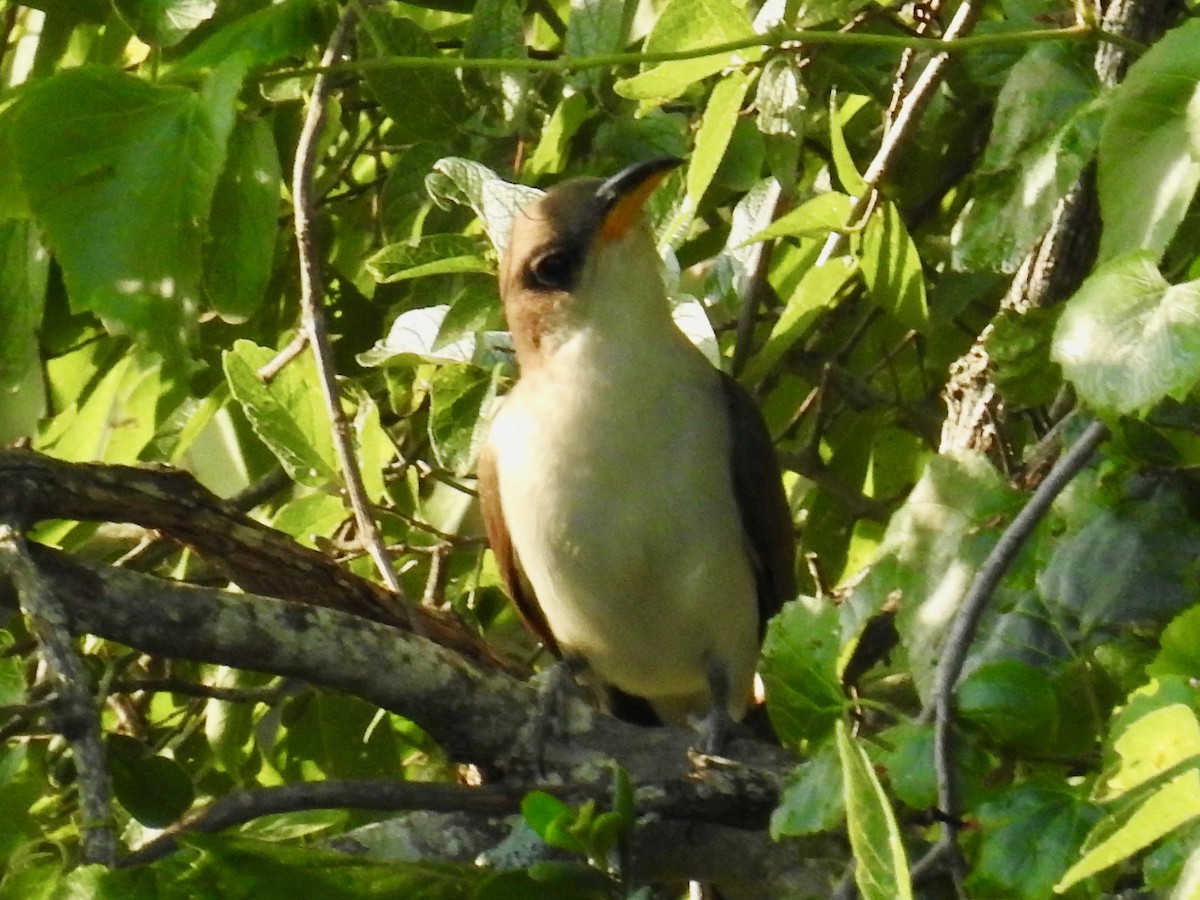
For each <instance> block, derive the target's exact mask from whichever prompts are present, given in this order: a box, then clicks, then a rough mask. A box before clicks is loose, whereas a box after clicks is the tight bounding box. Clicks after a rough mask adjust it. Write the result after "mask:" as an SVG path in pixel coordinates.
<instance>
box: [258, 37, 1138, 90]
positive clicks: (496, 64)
mask: <svg viewBox="0 0 1200 900" xmlns="http://www.w3.org/2000/svg"><path fill="white" fill-rule="evenodd" d="M947 34H949V31H947ZM1047 41H1067V42H1081V41H1082V42H1087V41H1100V42H1103V43H1109V44H1114V45H1116V46H1119V47H1122V48H1124V49H1126V50H1128V51H1129V52H1131V53H1134V54H1141V53H1144V52H1145V50H1146V47H1145V46H1144V45H1143V44H1140V43H1138V42H1137V41H1133V40H1130V39H1128V38H1126V37H1123V36H1122V35H1119V34H1112V33H1110V32H1107V31H1105V30H1103V29H1102V28H1097V27H1095V26H1094V25H1086V24H1085V25H1071V26H1069V27H1067V28H1037V29H1031V30H1029V31H1011V32H997V33H994V34H980V35H972V36H971V37H961V38H960V37H953V38H950V39H945V38H922V37H914V36H911V35H891V34H872V33H869V32H861V31H855V32H844V31H806V30H800V31H789V30H785V29H780V30H777V31H771V32H768V33H767V34H756V35H753V36H751V37H746V38H740V39H738V40H735V41H725V42H723V43H719V44H712V45H709V46H705V47H695V48H692V49H690V50H663V51H659V52H651V53H603V54H597V55H596V56H575V57H566V56H563V57H558V58H557V59H537V58H534V57H521V58H518V57H511V58H509V57H473V58H463V57H457V56H389V57H386V58H378V59H360V60H355V61H353V62H347V63H340V64H330V63H324V62H323V63H322V64H321V65H319V66H304V67H297V68H294V69H280V70H279V71H276V72H268V73H265V74H264V75H262V76H260V78H259V81H261V82H273V81H286V80H288V79H291V78H300V77H305V76H309V75H317V74H324V73H334V72H340V73H345V72H355V73H360V72H367V71H372V70H379V71H386V70H391V69H480V70H484V71H502V72H503V71H525V72H557V73H566V72H581V71H585V70H587V69H611V68H616V67H619V66H639V65H648V64H651V63H662V62H674V61H677V60H688V59H699V58H703V57H705V56H716V55H718V54H722V53H736V52H737V51H740V50H749V49H752V48H756V47H760V48H763V49H766V50H783V49H790V48H793V47H795V46H796V45H807V46H810V47H818V46H827V47H828V46H836V47H852V48H882V49H887V50H895V51H896V52H903V51H904V50H906V49H913V50H924V51H930V52H934V53H967V52H970V51H973V50H990V49H996V48H1004V47H1018V48H1019V47H1025V46H1028V45H1030V44H1036V43H1042V42H1047Z"/></svg>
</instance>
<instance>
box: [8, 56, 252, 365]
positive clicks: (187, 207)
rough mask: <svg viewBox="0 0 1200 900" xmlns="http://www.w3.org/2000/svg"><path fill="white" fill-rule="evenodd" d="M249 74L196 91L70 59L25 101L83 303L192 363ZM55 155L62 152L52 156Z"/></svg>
mask: <svg viewBox="0 0 1200 900" xmlns="http://www.w3.org/2000/svg"><path fill="white" fill-rule="evenodd" d="M239 83H240V72H235V71H231V70H221V71H219V72H218V73H214V75H213V77H211V78H210V79H209V80H208V84H207V85H206V89H205V90H204V91H201V92H193V91H190V90H185V89H182V88H176V87H164V86H158V85H152V84H149V83H147V82H145V81H142V80H140V79H138V78H134V77H132V76H129V75H125V74H123V73H120V72H115V71H112V70H109V69H104V68H100V67H83V68H77V69H68V70H65V71H62V72H59V73H57V74H56V75H54V76H53V77H52V78H49V79H47V80H45V81H43V82H40V83H38V84H37V85H35V86H34V88H33V89H31V90H30V91H29V92H28V93H27V94H26V95H25V96H24V97H23V98H22V99H21V102H20V105H19V106H18V108H17V109H16V111H15V113H14V114H13V115H14V123H13V124H14V126H15V127H16V128H18V129H19V131H20V132H21V135H22V139H21V140H20V141H19V142H18V143H17V145H16V150H17V161H18V165H19V166H20V169H21V177H22V179H23V181H24V184H25V187H26V189H27V190H28V192H29V201H30V206H31V208H32V209H33V212H34V214H35V215H36V216H37V218H38V220H39V221H40V222H41V223H42V225H43V226H44V227H45V229H46V233H47V236H48V238H49V242H50V244H51V246H52V247H53V248H54V251H55V255H56V257H57V258H58V261H59V262H60V263H61V264H62V268H63V275H64V278H65V280H66V284H67V289H68V291H69V293H70V296H71V302H72V304H73V306H74V307H75V308H76V309H90V310H94V311H95V312H96V313H98V314H99V315H100V316H101V318H103V319H104V320H105V321H106V323H108V324H109V325H110V327H118V328H121V329H124V330H127V331H131V332H133V333H134V334H136V335H138V336H139V337H141V338H144V339H145V340H147V342H148V343H150V344H151V345H152V346H154V347H156V348H160V349H161V350H162V351H163V352H164V356H165V357H166V359H167V360H168V362H169V363H170V364H171V365H173V366H178V365H180V364H181V363H182V362H183V361H184V360H186V356H185V355H183V354H182V350H183V348H184V347H185V346H186V343H187V334H188V332H189V331H190V330H191V327H192V321H191V319H192V312H193V310H194V309H195V306H196V304H197V301H198V299H199V283H200V259H201V253H202V249H203V246H204V242H205V239H206V237H207V234H206V223H207V221H208V214H209V210H210V208H211V204H212V196H213V191H214V189H215V187H216V184H217V178H218V175H219V174H220V171H221V168H222V166H223V164H224V158H225V140H226V137H227V136H228V134H229V130H230V128H231V127H232V124H233V119H232V110H233V102H234V99H235V96H236V93H237V89H238V87H239ZM46 160H55V164H54V165H46Z"/></svg>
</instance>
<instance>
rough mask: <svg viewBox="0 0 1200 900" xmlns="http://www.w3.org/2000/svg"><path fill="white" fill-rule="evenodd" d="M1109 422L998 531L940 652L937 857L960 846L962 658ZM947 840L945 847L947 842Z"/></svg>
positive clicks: (1086, 436) (1094, 428)
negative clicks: (955, 727)
mask: <svg viewBox="0 0 1200 900" xmlns="http://www.w3.org/2000/svg"><path fill="white" fill-rule="evenodd" d="M1108 435H1109V431H1108V427H1107V426H1105V425H1104V424H1103V423H1102V422H1092V423H1091V424H1090V425H1088V427H1087V429H1085V431H1084V433H1083V435H1082V436H1081V437H1080V438H1079V440H1078V441H1076V442H1075V444H1074V445H1073V446H1072V447H1071V449H1070V450H1068V451H1067V452H1066V453H1065V454H1064V455H1063V456H1062V457H1061V458H1060V459H1059V460H1058V462H1057V463H1056V464H1055V466H1054V468H1053V469H1051V470H1050V472H1049V474H1047V475H1046V478H1045V480H1044V481H1042V483H1041V484H1040V485H1038V488H1037V490H1036V491H1034V492H1033V495H1032V496H1031V497H1030V498H1029V502H1028V503H1027V504H1025V506H1024V508H1022V510H1021V511H1020V512H1019V513H1018V514H1017V516H1016V518H1014V519H1013V520H1012V522H1011V524H1009V526H1008V527H1007V528H1006V529H1005V530H1004V533H1003V534H1002V535H1000V539H999V540H998V541H997V542H996V546H995V547H993V548H992V551H991V553H989V554H988V557H987V559H986V560H985V561H984V563H983V565H982V566H981V567H980V569H979V572H978V573H977V574H976V576H975V580H974V581H973V582H972V584H971V587H970V589H969V590H968V591H967V594H966V596H965V597H963V600H962V603H960V604H959V607H958V611H957V612H956V613H955V616H954V622H953V623H952V624H951V626H950V631H949V634H948V635H947V637H946V644H945V646H944V648H943V650H942V657H941V659H940V660H939V661H938V667H937V672H936V675H935V677H934V688H933V701H932V706H931V708H927V709H926V710H925V711H924V712H923V713H922V715H921V719H922V721H928V720H929V716H930V713H931V712H932V714H933V735H934V765H935V767H936V770H937V783H938V809H939V810H940V811H941V812H942V814H943V823H944V824H943V826H942V835H941V839H940V840H939V842H938V845H935V846H934V848H933V849H932V850H930V851H929V852H930V853H937V854H938V855H939V856H940V855H942V854H945V853H947V852H953V851H954V848H955V845H956V834H957V830H958V827H957V824H956V822H957V818H958V815H959V813H960V802H959V800H960V798H959V796H958V784H957V782H956V779H955V777H954V758H953V749H954V748H953V735H952V734H951V725H952V724H953V717H954V687H955V685H956V684H957V683H958V678H959V675H960V674H961V673H962V667H963V663H964V662H966V659H967V651H968V650H969V649H970V647H971V643H972V641H973V640H974V637H975V631H976V629H977V628H978V627H979V621H980V619H981V618H982V616H983V612H984V610H985V609H986V608H987V604H988V602H989V601H990V600H991V598H992V594H993V593H995V590H996V588H997V587H998V586H999V584H1000V580H1001V579H1002V578H1003V577H1004V574H1005V573H1006V572H1007V571H1008V568H1009V566H1010V565H1011V564H1012V562H1013V560H1014V559H1015V558H1016V556H1017V553H1019V552H1020V550H1021V547H1022V546H1023V545H1024V543H1025V541H1026V539H1027V538H1028V537H1029V535H1030V534H1031V533H1032V532H1033V529H1034V528H1035V527H1036V526H1037V524H1038V523H1039V522H1040V521H1041V520H1042V519H1043V518H1044V517H1045V515H1046V513H1047V512H1048V511H1049V509H1050V504H1051V503H1053V502H1054V499H1055V498H1056V497H1057V496H1058V495H1059V494H1060V493H1061V492H1062V490H1063V488H1065V487H1066V486H1067V484H1069V483H1070V481H1071V479H1073V478H1074V477H1075V476H1076V475H1077V474H1078V473H1079V471H1080V470H1081V469H1083V467H1084V466H1085V465H1087V462H1088V460H1090V459H1091V458H1092V454H1093V453H1095V452H1096V448H1097V447H1099V446H1100V444H1101V443H1103V442H1104V441H1105V439H1107V438H1108ZM943 845H945V846H943Z"/></svg>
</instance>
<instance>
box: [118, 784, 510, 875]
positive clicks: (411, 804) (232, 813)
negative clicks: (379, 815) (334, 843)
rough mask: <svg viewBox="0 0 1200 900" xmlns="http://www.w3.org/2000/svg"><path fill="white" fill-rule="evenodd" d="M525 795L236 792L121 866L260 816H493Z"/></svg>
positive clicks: (428, 789) (427, 787)
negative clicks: (188, 837)
mask: <svg viewBox="0 0 1200 900" xmlns="http://www.w3.org/2000/svg"><path fill="white" fill-rule="evenodd" d="M523 794H524V790H515V789H513V788H506V787H470V788H469V787H462V786H460V785H455V784H425V783H419V782H411V781H394V780H393V781H384V780H375V779H362V780H341V781H319V782H302V783H300V784H286V785H281V786H279V787H271V788H259V789H257V790H252V791H234V792H233V793H230V794H226V795H225V796H224V797H221V798H219V799H217V800H214V801H213V802H212V803H209V804H208V805H207V806H204V807H201V808H200V809H197V810H193V811H192V812H190V813H188V814H187V815H186V816H184V817H183V818H182V819H180V820H179V821H178V822H176V823H174V824H173V825H171V826H170V827H169V828H167V829H165V830H164V831H163V832H162V833H161V834H160V835H158V836H157V837H155V838H154V840H152V841H149V842H147V843H146V844H143V845H142V846H141V847H139V848H138V849H137V850H135V851H133V852H132V853H130V854H129V855H128V856H126V857H125V858H124V859H122V860H121V862H120V865H121V866H122V867H128V866H140V865H145V864H146V863H151V862H154V861H155V860H158V859H162V858H163V857H164V856H168V855H170V854H171V853H173V852H175V850H176V849H177V848H178V846H179V840H178V839H179V836H180V835H183V834H193V833H199V834H213V833H215V832H218V831H223V830H224V829H226V828H231V827H233V826H234V825H241V824H244V823H246V822H250V821H253V820H254V819H258V818H261V817H262V816H270V815H277V814H279V813H286V812H296V811H298V810H309V809H370V810H383V811H388V812H395V811H399V810H416V809H421V810H433V811H440V812H447V811H467V812H472V813H478V814H483V815H489V816H495V815H502V814H505V813H513V812H516V811H517V810H518V809H519V808H520V805H521V797H522V796H523Z"/></svg>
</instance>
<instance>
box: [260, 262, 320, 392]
mask: <svg viewBox="0 0 1200 900" xmlns="http://www.w3.org/2000/svg"><path fill="white" fill-rule="evenodd" d="M301 252H303V251H301ZM307 346H308V332H307V331H301V332H300V333H298V334H297V335H296V336H295V337H294V338H292V339H291V341H290V342H289V343H288V345H287V346H286V347H284V348H283V349H282V350H280V351H279V352H278V353H276V354H275V355H274V356H272V357H271V358H270V359H269V360H268V361H267V362H265V363H264V364H263V365H262V366H261V367H260V368H259V370H258V371H257V372H255V373H254V374H255V375H257V376H258V380H259V381H262V382H269V381H271V380H272V379H273V378H274V377H275V376H276V375H278V374H279V373H280V371H281V370H282V369H283V367H284V366H286V365H287V364H288V363H290V362H291V361H292V360H293V359H295V358H296V357H297V356H299V355H300V354H301V353H303V352H304V348H305V347H307Z"/></svg>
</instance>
